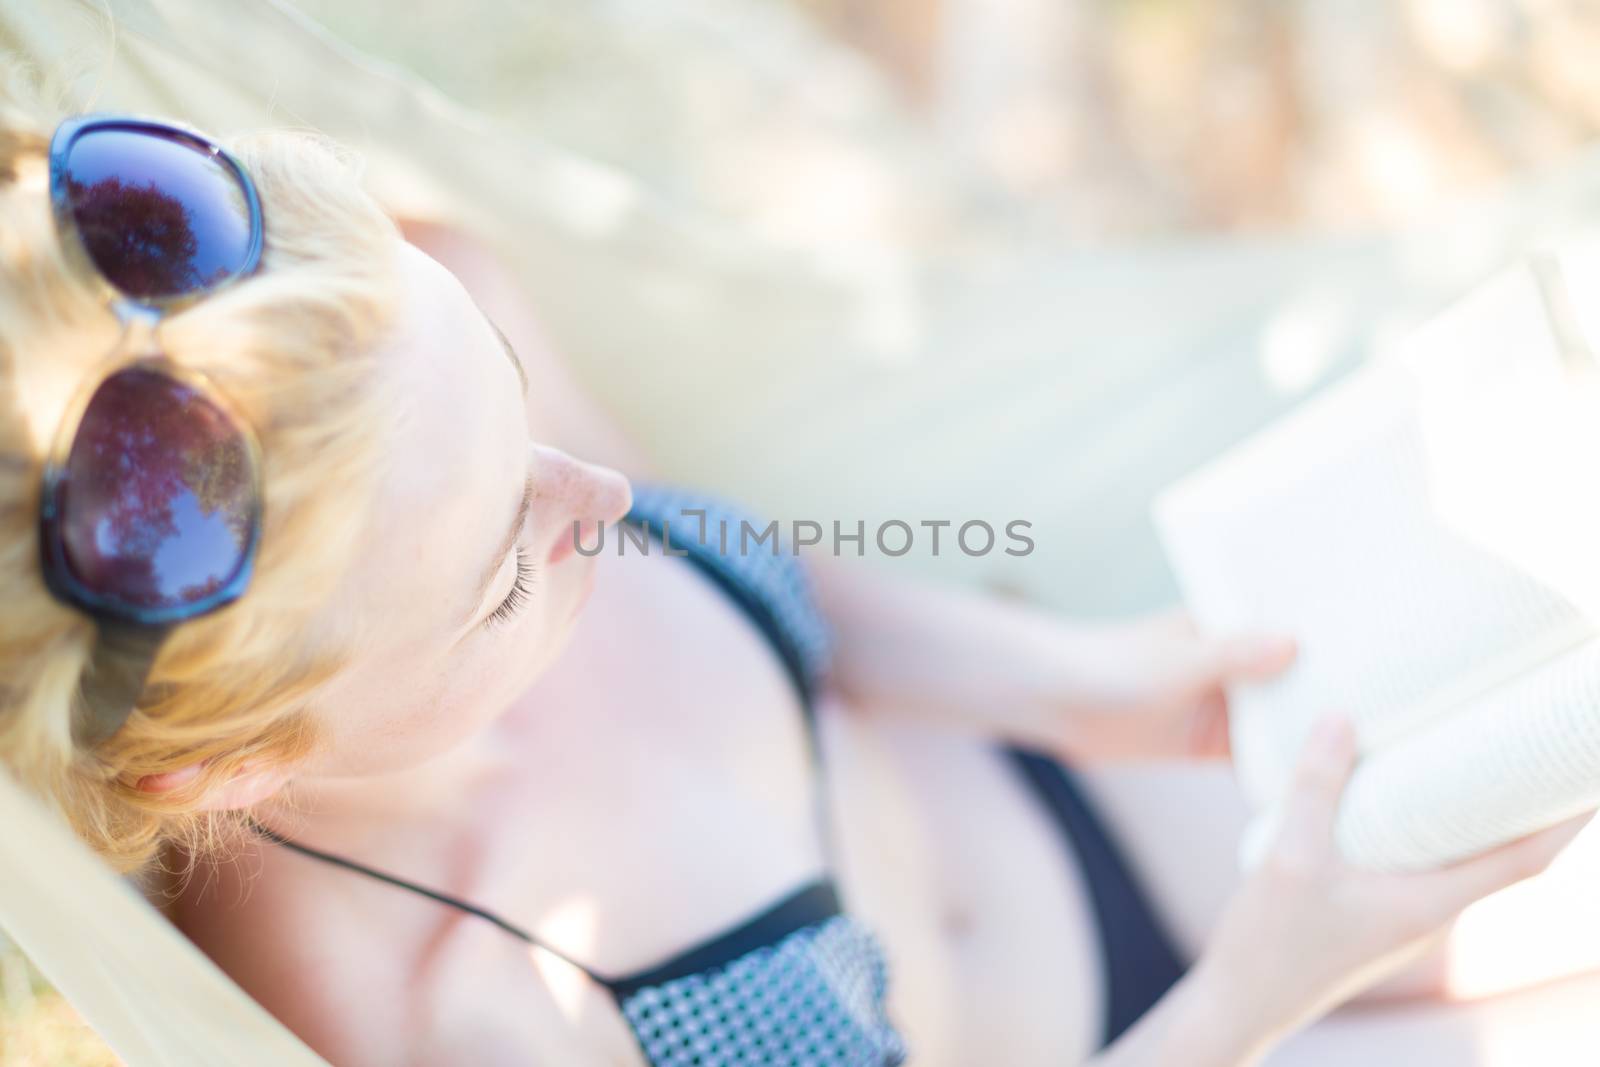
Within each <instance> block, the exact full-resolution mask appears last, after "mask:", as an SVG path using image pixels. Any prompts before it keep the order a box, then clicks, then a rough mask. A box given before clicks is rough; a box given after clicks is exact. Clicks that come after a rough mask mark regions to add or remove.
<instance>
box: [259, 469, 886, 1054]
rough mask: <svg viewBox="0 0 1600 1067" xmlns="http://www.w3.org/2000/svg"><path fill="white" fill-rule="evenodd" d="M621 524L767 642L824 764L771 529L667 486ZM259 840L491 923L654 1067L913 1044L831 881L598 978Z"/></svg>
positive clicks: (531, 940)
mask: <svg viewBox="0 0 1600 1067" xmlns="http://www.w3.org/2000/svg"><path fill="white" fill-rule="evenodd" d="M626 521H627V522H628V523H629V524H631V525H633V526H634V527H636V528H637V529H639V530H642V531H643V532H644V536H646V537H647V538H648V539H653V540H654V541H656V542H658V543H659V544H658V545H656V546H655V547H654V550H655V551H661V550H662V549H663V548H664V547H665V546H666V545H670V546H671V548H672V549H673V550H674V551H676V552H683V553H686V557H685V558H686V559H687V561H688V562H690V563H692V564H693V565H694V566H696V567H697V568H698V569H699V570H700V571H701V572H703V573H704V574H705V575H706V576H707V577H708V578H710V579H711V580H712V582H714V583H715V584H716V585H717V586H718V587H719V588H720V589H722V590H723V591H724V592H725V593H726V594H727V595H728V596H729V597H730V598H732V600H733V601H734V602H735V603H736V604H737V605H738V606H739V607H740V608H741V609H742V610H743V611H744V613H745V614H746V615H747V616H748V617H749V619H750V621H751V622H752V623H754V624H755V626H756V627H757V628H758V629H759V630H760V631H761V632H762V634H763V635H764V636H765V637H766V639H767V640H768V642H769V643H770V644H771V645H772V647H773V650H774V651H775V652H776V653H777V654H778V657H779V659H780V660H782V662H783V666H784V668H785V671H786V673H787V674H788V675H789V677H790V679H791V680H792V681H793V683H794V686H795V688H796V690H797V692H798V694H799V696H800V699H801V705H802V707H803V708H804V712H805V715H806V723H807V728H808V731H809V732H810V735H811V745H812V752H813V755H815V753H816V752H817V751H818V749H817V744H816V736H815V705H814V698H815V696H816V693H817V690H818V687H819V686H820V685H821V684H822V683H823V681H824V679H825V677H826V675H827V671H828V666H829V662H830V655H829V650H830V633H829V629H828V626H827V623H826V620H824V618H823V617H822V614H821V612H820V611H819V610H818V609H817V606H816V602H815V599H814V597H813V594H812V590H811V587H810V583H809V580H808V576H807V574H806V572H805V569H804V567H802V566H801V564H800V561H799V559H798V558H797V557H796V555H794V554H793V553H792V552H791V551H790V550H789V548H788V546H786V545H785V544H783V542H782V539H781V538H779V537H771V538H766V539H760V540H758V538H762V537H763V535H764V534H765V532H766V530H767V527H764V526H758V525H756V523H755V521H754V520H753V519H751V518H750V517H749V516H748V515H747V514H745V513H743V512H741V511H739V510H738V509H736V508H734V507H733V506H732V505H730V504H729V503H727V502H726V501H723V500H719V499H716V498H714V497H711V496H709V495H707V494H704V493H698V492H691V491H688V490H684V489H679V488H675V487H671V486H665V485H654V484H650V485H635V487H634V496H633V507H632V509H631V510H630V511H629V512H628V515H627V517H626ZM745 527H748V528H749V530H750V532H749V533H748V534H746V533H745V532H744V528H745ZM616 533H617V536H619V537H620V536H624V535H623V534H622V532H621V531H616ZM730 544H731V545H732V549H731V550H729V546H730ZM628 547H629V548H632V546H631V545H630V546H628ZM256 830H257V832H258V833H260V834H262V836H264V837H266V838H267V839H268V840H270V841H272V842H274V843H276V844H279V845H282V846H284V847H286V848H289V849H292V850H294V851H296V852H299V853H301V854H303V855H306V856H308V857H311V858H313V859H317V860H321V861H323V862H327V863H331V864H334V865H336V866H339V867H343V868H345V869H347V870H351V871H354V872H356V873H359V874H363V875H366V876H368V877H371V878H376V879H378V880H379V881H382V882H385V883H387V884H389V885H393V886H396V887H398V888H401V889H406V890H409V891H411V892H413V893H418V894H420V895H422V896H425V897H427V898H429V899H431V900H434V901H437V902H438V903H440V904H444V905H446V906H448V907H452V908H455V909H457V910H459V911H463V912H466V913H468V914H470V915H474V916H476V917H478V918H480V919H483V920H485V921H487V922H490V923H493V924H494V925H495V926H498V927H499V928H500V929H502V930H504V931H505V932H506V933H507V934H509V935H511V936H513V937H516V938H518V939H519V940H522V941H524V942H526V943H528V944H530V945H537V946H539V947H540V948H542V949H544V950H545V951H547V952H551V953H552V954H554V955H556V956H558V957H559V958H561V959H563V960H565V961H566V962H568V963H570V964H572V965H573V966H574V967H577V968H579V969H580V970H582V971H583V972H584V973H585V974H587V975H589V977H590V978H592V979H593V980H594V981H595V982H596V983H598V984H599V985H601V986H603V987H604V988H606V989H607V990H609V991H610V993H611V994H612V996H613V997H615V998H616V1001H617V1005H618V1007H619V1008H620V1009H621V1012H622V1015H623V1017H624V1018H626V1019H627V1021H628V1024H629V1026H630V1027H631V1028H632V1030H633V1034H634V1037H635V1038H636V1039H637V1041H638V1043H639V1047H640V1049H641V1050H642V1051H643V1052H644V1055H645V1058H646V1060H647V1061H648V1062H649V1063H650V1064H652V1065H655V1067H756V1065H762V1067H892V1065H896V1064H900V1063H903V1062H904V1061H905V1058H906V1046H905V1042H904V1041H903V1040H902V1038H901V1037H900V1035H899V1034H898V1033H897V1032H896V1031H895V1030H894V1028H893V1026H891V1025H890V1023H889V1021H888V1018H887V1016H886V1014H885V1011H884V998H885V995H886V992H887V988H888V967H887V962H886V960H885V958H884V954H883V950H882V947H881V945H880V944H879V943H878V941H877V939H876V938H875V937H874V936H873V934H872V932H871V931H870V930H869V929H867V928H866V926H865V925H864V924H862V923H861V922H860V921H859V920H857V919H855V918H853V917H851V916H849V915H846V914H845V913H844V912H843V911H842V909H841V908H840V904H839V897H838V892H837V890H836V887H835V885H834V882H833V880H832V879H831V878H823V879H821V880H819V881H816V882H813V883H811V884H809V885H804V886H801V887H799V888H797V889H796V890H794V891H793V892H792V893H790V894H788V895H787V896H785V897H784V898H782V899H781V900H778V901H776V902H774V903H773V904H772V905H771V906H769V907H768V908H766V909H765V910H763V911H761V912H760V913H759V914H756V915H754V916H751V917H749V918H747V919H744V920H742V921H737V922H735V923H733V924H731V925H730V927H729V928H728V929H726V930H725V931H723V932H721V933H718V934H716V935H714V936H712V937H710V938H708V939H706V940H705V941H703V942H701V943H699V944H697V945H692V946H690V947H689V948H687V949H684V950H683V951H682V952H680V953H678V954H677V955H675V956H673V957H672V958H670V959H667V960H663V961H661V962H659V963H657V964H655V965H653V966H651V967H649V968H647V969H645V970H642V971H637V972H635V973H633V974H628V975H602V974H598V973H596V972H595V971H594V970H592V969H591V968H589V967H586V966H584V965H583V964H582V963H579V962H578V961H577V960H574V959H572V958H570V957H569V956H566V955H565V954H563V953H561V952H559V951H557V950H555V949H554V948H552V947H551V946H549V945H547V944H545V943H544V942H543V941H541V940H540V939H539V938H538V937H536V936H534V935H533V934H532V933H530V932H528V931H527V930H525V929H523V928H521V927H519V926H517V925H516V924H514V923H511V922H509V921H507V920H506V919H504V918H502V917H500V916H498V915H496V914H494V913H493V912H490V911H488V910H486V909H484V908H480V907H477V906H476V905H474V904H471V903H469V902H467V901H464V900H459V899H457V898H455V897H452V896H449V895H448V894H444V893H439V892H436V891H434V890H431V889H428V888H426V887H423V886H420V885H417V884H415V883H413V882H409V881H407V880H405V879H402V878H398V877H395V876H394V875H390V874H386V873H384V872H382V871H378V870H375V869H373V868H370V867H367V866H365V865H363V864H359V863H356V862H354V861H351V860H348V859H345V858H344V857H341V856H336V855H333V854H331V853H327V852H322V851H320V850H317V849H312V848H308V847H306V846H304V845H300V844H298V843H296V842H293V841H290V840H288V839H287V838H285V837H283V836H282V835H280V834H277V833H275V832H273V831H271V830H268V829H266V828H265V827H261V826H259V825H258V826H257V827H256Z"/></svg>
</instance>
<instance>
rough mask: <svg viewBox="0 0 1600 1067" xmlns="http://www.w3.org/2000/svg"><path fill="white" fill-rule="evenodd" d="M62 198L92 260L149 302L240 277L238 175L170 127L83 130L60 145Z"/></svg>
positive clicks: (244, 243)
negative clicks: (63, 150) (62, 147)
mask: <svg viewBox="0 0 1600 1067" xmlns="http://www.w3.org/2000/svg"><path fill="white" fill-rule="evenodd" d="M65 169H66V174H65V177H66V186H67V198H68V202H69V203H70V204H71V207H72V215H73V218H74V219H75V220H76V221H77V224H78V229H79V231H80V232H81V233H82V234H83V242H84V245H85V247H86V248H87V249H88V252H89V256H90V258H91V259H93V260H94V263H95V266H97V267H99V268H100V272H101V273H102V274H104V275H105V276H106V278H107V280H109V281H110V282H111V284H113V285H115V286H116V287H117V288H118V289H120V290H122V291H123V292H124V293H126V294H127V295H129V296H131V297H133V298H135V299H139V300H149V299H157V298H161V297H172V296H181V295H184V294H187V293H194V292H199V291H201V290H204V289H209V288H211V287H212V286H214V285H216V284H218V283H219V282H224V281H227V280H228V279H229V278H231V277H233V276H234V275H236V274H238V273H240V272H241V271H243V270H244V269H245V267H246V266H247V265H248V260H249V255H250V248H251V237H252V229H251V221H252V220H251V213H250V207H249V201H248V200H247V199H246V197H245V191H244V187H243V186H242V185H241V184H240V181H239V177H238V175H237V174H235V173H234V171H233V169H232V168H231V167H229V166H228V164H227V163H225V162H224V161H222V160H220V159H218V158H216V157H215V156H213V155H212V154H211V152H210V151H208V150H207V149H206V148H205V146H204V145H202V144H200V143H199V142H198V141H194V140H191V139H190V138H187V137H184V136H181V135H179V134H176V133H162V132H158V131H150V130H131V129H121V128H116V127H108V128H104V129H95V130H89V131H88V132H86V133H83V134H81V135H79V136H78V138H77V139H76V140H74V141H73V142H72V146H71V148H69V149H68V151H67V158H66V168H65Z"/></svg>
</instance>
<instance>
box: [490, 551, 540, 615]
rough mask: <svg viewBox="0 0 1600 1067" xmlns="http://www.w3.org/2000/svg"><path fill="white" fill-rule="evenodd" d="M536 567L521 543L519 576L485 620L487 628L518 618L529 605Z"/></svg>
mask: <svg viewBox="0 0 1600 1067" xmlns="http://www.w3.org/2000/svg"><path fill="white" fill-rule="evenodd" d="M535 572H536V568H535V567H534V563H533V559H532V558H531V557H530V556H529V555H528V553H527V552H526V551H524V549H523V547H522V546H521V545H520V544H519V545H518V546H517V577H516V580H515V581H513V582H512V583H511V591H510V592H508V593H507V594H506V598H505V599H504V600H502V601H501V602H500V606H499V607H497V608H495V609H494V610H493V611H491V612H490V613H489V614H488V616H487V617H485V618H484V620H483V625H484V627H485V628H489V629H492V628H494V627H496V626H500V625H503V624H505V623H507V622H510V621H511V620H512V619H514V618H516V615H517V613H518V612H519V611H521V610H522V609H523V608H524V607H526V606H527V603H528V601H529V600H531V599H532V598H533V582H534V577H535Z"/></svg>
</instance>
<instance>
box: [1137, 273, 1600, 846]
mask: <svg viewBox="0 0 1600 1067" xmlns="http://www.w3.org/2000/svg"><path fill="white" fill-rule="evenodd" d="M1574 294H1583V296H1582V300H1583V301H1586V303H1583V302H1580V301H1578V300H1576V299H1574ZM1597 315H1600V249H1594V248H1585V249H1582V250H1579V251H1575V252H1570V253H1566V254H1563V255H1559V256H1556V255H1551V256H1544V257H1539V258H1537V259H1535V260H1533V261H1531V262H1530V263H1528V264H1526V265H1524V266H1522V267H1519V268H1518V269H1515V270H1512V271H1510V272H1508V273H1506V274H1504V275H1502V276H1500V277H1499V278H1497V279H1496V280H1494V281H1492V282H1490V283H1489V284H1487V285H1485V286H1483V287H1481V288H1479V289H1477V290H1475V291H1474V292H1473V293H1471V294H1470V295H1469V296H1468V297H1467V298H1465V299H1464V300H1462V301H1461V302H1459V303H1458V304H1456V305H1454V306H1453V307H1451V308H1450V309H1448V310H1447V311H1446V312H1444V313H1443V314H1442V315H1440V316H1439V317H1437V318H1436V319H1434V320H1432V321H1431V322H1430V323H1428V324H1427V325H1426V326H1424V327H1423V328H1422V329H1421V330H1419V331H1418V332H1417V333H1416V334H1415V335H1413V336H1412V337H1411V338H1410V340H1409V341H1408V342H1407V343H1406V344H1404V345H1402V346H1401V347H1400V349H1399V351H1397V352H1396V353H1394V354H1392V355H1390V356H1386V357H1384V358H1382V359H1381V360H1378V361H1375V362H1372V363H1369V364H1368V365H1366V366H1365V367H1363V368H1362V369H1361V370H1359V371H1357V372H1355V373H1353V374H1352V375H1350V376H1348V377H1347V378H1345V379H1344V380H1342V381H1341V382H1339V383H1337V384H1335V385H1334V386H1332V387H1330V388H1328V389H1327V390H1325V391H1324V392H1322V393H1320V394H1318V395H1316V396H1315V397H1314V398H1313V399H1312V400H1311V401H1309V402H1308V403H1307V404H1305V405H1304V406H1303V407H1301V408H1299V409H1298V410H1296V411H1294V412H1292V413H1291V414H1289V415H1288V416H1287V417H1285V418H1284V419H1282V420H1281V421H1280V422H1278V423H1276V424H1274V425H1272V426H1270V427H1268V428H1267V429H1266V430H1264V431H1263V432H1261V433H1259V434H1257V435H1255V436H1253V437H1252V438H1250V439H1249V440H1247V441H1245V442H1244V443H1243V444H1241V445H1239V446H1237V447H1235V448H1234V449H1232V450H1231V451H1229V452H1227V453H1226V454H1224V455H1223V456H1221V457H1220V458H1218V459H1216V460H1214V461H1212V462H1210V463H1209V464H1207V465H1206V466H1204V467H1203V468H1202V469H1200V470H1199V471H1197V472H1195V473H1194V474H1192V475H1190V476H1188V477H1186V478H1185V479H1183V480H1182V481H1181V482H1179V483H1178V484H1177V485H1175V486H1172V487H1171V488H1169V489H1168V490H1167V491H1166V492H1165V493H1163V494H1162V495H1161V497H1160V498H1159V499H1158V500H1157V502H1156V504H1155V520H1156V526H1157V529H1158V531H1159V533H1160V535H1161V537H1162V540H1163V542H1164V544H1165V546H1166V549H1167V553H1168V555H1169V558H1170V560H1171V562H1172V565H1173V568H1174V570H1175V572H1176V574H1177V576H1178V581H1179V584H1180V586H1181V588H1182V590H1183V593H1184V597H1185V600H1186V601H1187V603H1188V605H1189V608H1190V610H1191V611H1192V612H1193V613H1194V615H1195V617H1196V620H1197V621H1198V623H1199V624H1200V625H1201V626H1202V628H1205V629H1208V630H1216V631H1238V630H1273V631H1284V632H1288V633H1290V634H1293V635H1295V636H1296V637H1297V638H1298V639H1299V641H1300V647H1301V653H1300V657H1299V660H1298V662H1297V663H1296V664H1295V666H1294V667H1292V668H1291V670H1290V671H1289V672H1288V673H1287V674H1286V675H1284V676H1283V677H1282V678H1281V679H1278V680H1275V681H1273V682H1270V683H1267V684H1264V685H1255V686H1249V687H1240V689H1239V690H1238V691H1236V692H1234V693H1232V694H1230V704H1231V707H1232V709H1233V710H1232V719H1231V729H1232V743H1233V750H1234V761H1235V764H1236V767H1237V770H1238V773H1239V777H1240V780H1241V782H1242V784H1243V787H1244V789H1245V791H1246V793H1247V795H1248V796H1249V798H1250V799H1251V801H1252V802H1253V803H1254V804H1256V805H1257V806H1258V808H1259V809H1260V810H1261V812H1262V813H1263V814H1262V816H1261V817H1260V818H1258V819H1257V822H1256V825H1255V826H1254V828H1253V830H1252V832H1251V834H1250V835H1248V836H1247V841H1246V852H1247V861H1248V853H1249V852H1250V851H1252V850H1254V849H1259V847H1260V845H1261V844H1263V843H1264V840H1265V838H1266V836H1267V835H1268V834H1269V833H1270V832H1271V827H1272V824H1273V819H1272V816H1273V812H1274V807H1275V805H1276V804H1277V803H1278V802H1279V799H1280V797H1281V795H1282V792H1283V790H1284V789H1285V787H1286V785H1287V783H1288V781H1289V778H1290V776H1291V775H1292V773H1293V769H1294V764H1295V762H1296V759H1297V757H1298V754H1299V750H1300V747H1301V745H1302V743H1303V742H1304V740H1305V737H1306V735H1307V733H1308V732H1309V730H1310V728H1311V726H1312V724H1313V723H1314V722H1315V721H1316V720H1317V719H1318V718H1319V717H1320V716H1321V715H1323V714H1325V713H1327V712H1328V711H1331V710H1338V711H1342V712H1343V713H1345V714H1347V715H1348V716H1349V717H1350V718H1351V719H1352V721H1353V722H1354V723H1355V725H1356V728H1357V733H1358V735H1359V737H1360V747H1361V753H1362V758H1361V761H1360V764H1359V765H1358V767H1357V770H1356V773H1355V776H1354V777H1353V779H1352V781H1351V783H1350V786H1349V788H1348V790H1347V792H1346V794H1345V797H1344V800H1343V806H1342V808H1341V811H1340V817H1339V825H1338V837H1339V843H1340V847H1341V849H1342V850H1343V852H1344V854H1345V855H1346V857H1347V858H1348V859H1349V860H1351V861H1352V862H1355V863H1358V864H1361V865H1363V866H1369V867H1374V868H1379V869H1386V870H1408V869H1418V868H1424V867H1429V866H1434V865H1438V864H1441V863H1445V862H1450V861H1454V860H1456V859H1459V858H1463V857H1465V856H1468V855H1470V854H1472V853H1475V852H1478V851H1481V850H1483V849H1485V848H1488V847H1490V846H1493V845H1496V844H1499V843H1502V842H1505V841H1508V840H1511V839H1513V838H1515V837H1519V836H1522V835H1523V834H1525V833H1529V832H1531V831H1533V830H1536V829H1540V828H1543V827H1545V826H1548V825H1552V824H1554V823H1556V822H1559V821H1561V820H1562V819H1564V818H1567V817H1569V816H1572V815H1575V814H1578V813H1580V812H1582V811H1585V810H1588V809H1590V808H1593V807H1595V806H1596V805H1597V804H1600V362H1596V360H1595V356H1594V353H1593V350H1592V348H1591V347H1590V345H1589V342H1588V338H1594V337H1600V332H1596V331H1595V330H1594V329H1593V327H1594V326H1597V325H1600V322H1596V321H1586V320H1592V319H1593V318H1594V317H1595V316H1597Z"/></svg>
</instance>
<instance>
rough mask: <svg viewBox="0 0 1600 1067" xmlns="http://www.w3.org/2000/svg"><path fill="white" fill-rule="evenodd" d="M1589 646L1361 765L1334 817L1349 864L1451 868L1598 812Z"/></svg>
mask: <svg viewBox="0 0 1600 1067" xmlns="http://www.w3.org/2000/svg"><path fill="white" fill-rule="evenodd" d="M1597 708H1600V642H1596V641H1590V642H1588V643H1586V644H1584V645H1582V646H1580V647H1579V648H1577V649H1575V650H1573V651H1571V652H1568V653H1566V654H1565V655H1562V656H1559V657H1557V658H1556V659H1555V660H1552V661H1551V662H1550V663H1548V664H1546V665H1545V666H1543V667H1541V668H1540V669H1538V670H1535V671H1533V672H1530V673H1528V674H1525V675H1523V676H1521V677H1518V678H1514V679H1512V680H1511V681H1510V682H1508V683H1506V684H1505V685H1503V686H1499V687H1497V688H1495V689H1493V690H1491V691H1490V692H1488V693H1485V694H1483V695H1481V696H1479V697H1477V698H1476V699H1474V700H1471V701H1468V702H1467V703H1466V704H1465V705H1464V706H1462V707H1461V708H1459V709H1457V710H1456V711H1455V712H1454V713H1453V714H1452V715H1450V716H1449V717H1448V718H1446V719H1444V720H1442V721H1439V722H1435V723H1433V724H1431V725H1429V726H1427V727H1425V728H1423V729H1422V730H1420V731H1418V732H1416V733H1414V734H1412V735H1411V736H1409V737H1406V738H1404V739H1403V740H1401V741H1399V742H1397V743H1396V744H1393V745H1390V746H1387V747H1385V748H1383V749H1381V750H1380V751H1378V752H1375V753H1373V754H1372V755H1370V756H1369V757H1367V758H1366V759H1364V760H1362V762H1361V765H1360V767H1359V768H1358V769H1357V770H1356V773H1355V776H1354V777H1353V778H1352V779H1351V782H1350V785H1349V787H1348V789H1347V790H1346V792H1345V797H1344V802H1343V804H1342V806H1341V808H1340V811H1339V825H1338V836H1339V844H1340V847H1341V849H1342V851H1343V852H1344V854H1345V855H1346V856H1347V857H1348V858H1349V859H1350V860H1351V861H1352V862H1354V863H1358V864H1360V865H1362V866H1365V867H1371V868H1375V869H1378V870H1391V871H1400V870H1413V869H1421V868H1427V867H1433V866H1437V865H1439V864H1444V863H1452V862H1454V861H1456V860H1459V859H1463V858H1465V857H1467V856H1470V855H1473V854H1474V853H1477V852H1480V851H1482V850H1483V849H1486V848H1492V847H1494V846H1495V845H1501V844H1504V843H1506V842H1508V841H1512V840H1515V839H1516V838H1518V837H1521V836H1523V835H1524V834H1528V833H1531V832H1533V831H1535V830H1540V829H1543V828H1544V827H1546V826H1552V825H1554V824H1555V823H1557V822H1560V821H1561V820H1562V819H1566V818H1570V817H1571V816H1574V815H1577V814H1579V813H1581V812H1584V811H1589V810H1591V809H1592V808H1594V807H1595V806H1596V805H1597V804H1600V713H1597V710H1596V709H1597Z"/></svg>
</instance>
